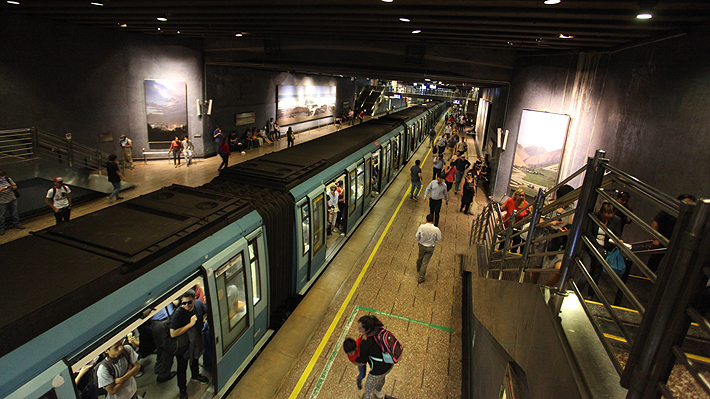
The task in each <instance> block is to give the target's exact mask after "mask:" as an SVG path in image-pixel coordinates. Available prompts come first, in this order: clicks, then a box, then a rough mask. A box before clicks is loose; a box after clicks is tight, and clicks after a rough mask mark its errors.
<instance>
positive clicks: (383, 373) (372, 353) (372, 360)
mask: <svg viewBox="0 0 710 399" xmlns="http://www.w3.org/2000/svg"><path fill="white" fill-rule="evenodd" d="M383 327H384V324H382V322H381V321H380V320H379V319H378V318H377V317H375V316H372V315H369V316H363V317H361V318H360V319H359V320H358V322H357V330H358V331H359V332H360V334H365V335H367V339H364V340H362V341H361V342H360V354H359V355H358V357H357V358H356V359H355V363H356V364H366V363H367V364H369V365H370V374H368V375H367V381H366V382H365V395H364V396H363V399H375V397H377V398H383V397H385V395H384V393H383V392H382V388H383V387H384V386H385V378H386V377H387V374H388V373H389V372H390V371H392V364H389V363H385V362H384V361H383V359H382V349H381V348H380V346H379V345H378V344H377V341H376V340H375V336H376V335H377V334H378V333H379V332H380V330H382V329H383Z"/></svg>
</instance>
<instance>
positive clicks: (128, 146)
mask: <svg viewBox="0 0 710 399" xmlns="http://www.w3.org/2000/svg"><path fill="white" fill-rule="evenodd" d="M119 139H120V140H119V141H118V143H119V144H120V145H121V157H122V159H123V162H125V163H126V165H127V166H128V167H129V168H131V169H133V152H132V151H133V141H131V139H129V138H128V137H126V135H125V134H122V135H121V136H120V137H119Z"/></svg>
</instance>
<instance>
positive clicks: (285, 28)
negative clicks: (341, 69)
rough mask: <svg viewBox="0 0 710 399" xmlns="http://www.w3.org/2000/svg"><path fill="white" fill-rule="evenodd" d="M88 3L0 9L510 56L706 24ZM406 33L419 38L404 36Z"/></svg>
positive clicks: (130, 0)
mask: <svg viewBox="0 0 710 399" xmlns="http://www.w3.org/2000/svg"><path fill="white" fill-rule="evenodd" d="M94 1H95V2H97V3H99V4H103V5H101V6H100V5H92V4H91V0H84V1H67V0H17V2H19V3H20V4H10V3H8V2H6V1H2V5H1V6H0V7H2V9H3V11H9V12H14V13H19V14H25V15H34V16H39V17H45V18H51V19H56V20H62V21H66V22H69V23H75V24H85V25H92V26H97V27H102V28H107V29H116V30H124V31H132V32H142V33H146V34H151V35H158V34H162V35H179V36H181V37H191V38H195V37H198V38H227V37H231V38H234V37H235V35H236V34H243V35H244V36H243V37H246V38H253V39H264V40H279V39H289V40H293V39H298V40H304V41H317V40H319V39H324V38H327V39H330V40H337V41H342V42H358V41H364V42H368V43H372V42H385V43H399V44H425V45H449V46H464V47H477V48H487V49H508V50H510V49H511V48H512V49H515V50H516V51H519V52H550V51H564V52H569V51H573V52H575V51H596V50H609V49H614V48H618V47H623V46H627V45H629V44H633V43H636V42H639V41H644V40H649V39H652V38H655V37H659V36H664V35H668V34H671V33H672V32H674V31H678V30H684V29H687V28H690V27H692V26H695V25H699V24H703V23H706V22H708V21H710V1H708V0H676V1H650V2H649V1H621V0H611V1H583V0H562V1H561V3H559V4H555V5H546V4H544V3H543V0H524V1H503V0H492V1H475V0H465V1H462V0H439V1H431V0H430V1H421V0H393V1H392V2H384V1H381V0H348V1H340V0H338V1H332V0H331V1H324V0H290V1H288V0H287V1H284V0H281V1H276V0H258V1H254V0H239V1H235V0H191V1H186V0H94ZM646 5H648V6H652V8H653V18H652V19H650V20H639V19H637V18H636V15H637V14H638V13H639V11H640V10H641V9H642V8H644V7H646ZM157 18H167V21H158V20H157ZM399 18H408V19H409V20H410V22H402V21H400V20H399ZM123 24H125V25H126V26H125V27H122V26H121V25H123ZM158 28H160V30H159V29H158ZM414 30H421V33H418V34H413V33H412V31H414ZM178 32H179V33H178ZM560 35H567V36H573V38H570V39H564V38H560Z"/></svg>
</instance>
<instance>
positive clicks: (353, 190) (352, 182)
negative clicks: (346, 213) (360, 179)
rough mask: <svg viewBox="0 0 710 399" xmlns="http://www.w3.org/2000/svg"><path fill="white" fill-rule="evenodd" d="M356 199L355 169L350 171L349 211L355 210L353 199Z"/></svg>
mask: <svg viewBox="0 0 710 399" xmlns="http://www.w3.org/2000/svg"><path fill="white" fill-rule="evenodd" d="M356 200H357V170H353V171H352V172H350V213H353V212H354V211H355V201H356Z"/></svg>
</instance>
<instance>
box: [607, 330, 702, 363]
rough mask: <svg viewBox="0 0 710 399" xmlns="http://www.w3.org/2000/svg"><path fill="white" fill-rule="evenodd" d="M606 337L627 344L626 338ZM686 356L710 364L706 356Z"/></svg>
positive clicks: (608, 335)
mask: <svg viewBox="0 0 710 399" xmlns="http://www.w3.org/2000/svg"><path fill="white" fill-rule="evenodd" d="M604 336H605V337H606V338H609V339H613V340H614V341H619V342H627V341H626V339H625V338H623V337H617V336H616V335H612V334H607V333H604ZM685 356H687V357H688V359H693V360H697V361H699V362H703V363H707V364H710V358H707V357H704V356H699V355H693V354H692V353H685Z"/></svg>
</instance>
